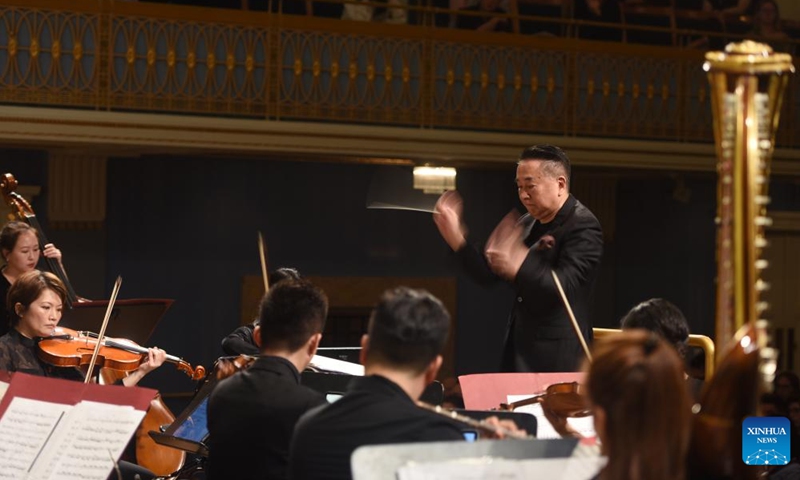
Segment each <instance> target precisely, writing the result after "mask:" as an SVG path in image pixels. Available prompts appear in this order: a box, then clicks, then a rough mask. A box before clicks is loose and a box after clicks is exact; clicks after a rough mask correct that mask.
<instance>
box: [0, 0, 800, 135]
mask: <svg viewBox="0 0 800 480" xmlns="http://www.w3.org/2000/svg"><path fill="white" fill-rule="evenodd" d="M0 3H5V4H8V3H13V2H9V1H8V0H6V1H4V2H0ZM20 3H23V2H20ZM60 5H64V4H63V3H61V2H56V1H53V0H27V1H25V2H24V6H12V5H0V102H2V103H6V104H26V105H34V106H61V107H69V108H88V109H97V110H114V111H147V112H168V113H181V114H193V115H207V116H209V115H211V116H232V117H240V118H264V119H271V120H304V121H320V122H352V123H361V124H379V125H395V126H413V127H420V128H447V129H467V130H489V131H503V132H517V133H519V132H531V133H549V134H562V135H571V136H572V135H580V136H599V137H620V138H641V139H658V140H672V141H702V142H707V141H711V139H712V130H711V123H712V121H711V113H710V106H709V97H708V90H707V83H708V82H707V80H706V78H705V73H704V72H703V71H702V69H701V64H702V52H699V51H693V50H684V49H678V48H667V47H644V46H635V45H625V44H615V43H600V42H587V41H577V40H574V39H558V38H541V37H531V36H521V35H504V34H481V33H480V32H464V31H453V30H447V29H435V28H430V27H421V26H397V25H382V24H370V23H361V22H349V21H340V20H330V19H319V18H311V17H294V16H290V15H281V14H270V13H254V12H236V11H214V10H210V9H202V8H189V7H173V6H167V5H152V4H149V5H148V4H136V3H132V4H129V3H123V2H120V3H115V2H108V1H106V2H94V1H83V0H73V1H72V2H69V8H70V9H71V10H70V11H67V10H63V9H60V8H61V7H59V6H60ZM798 93H800V92H798V80H797V79H796V78H795V79H792V80H791V84H790V88H789V92H788V94H787V97H786V104H785V106H784V111H783V118H782V119H781V131H780V132H779V141H778V143H779V146H783V147H797V146H798V144H800V138H795V136H794V135H792V132H794V131H795V130H796V129H797V127H798V125H800V119H798V112H800V105H798V102H800V95H798Z"/></svg>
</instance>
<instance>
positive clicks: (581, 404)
mask: <svg viewBox="0 0 800 480" xmlns="http://www.w3.org/2000/svg"><path fill="white" fill-rule="evenodd" d="M535 403H540V404H541V405H542V411H543V412H544V416H545V418H547V420H548V421H549V422H550V423H551V424H552V425H553V428H554V429H555V430H556V431H557V432H558V433H559V435H561V436H562V437H579V436H580V435H578V433H577V432H575V431H574V430H573V429H572V427H570V426H569V424H568V423H567V418H571V417H587V416H589V415H591V414H592V411H591V408H590V406H589V402H588V401H587V399H586V392H585V387H584V386H583V385H581V384H580V383H578V382H564V383H554V384H552V385H550V386H548V387H547V388H546V389H545V391H544V393H540V394H537V395H534V396H533V397H531V398H526V399H524V400H519V401H517V402H512V403H501V404H500V410H506V411H509V412H512V411H514V409H516V408H518V407H524V406H527V405H533V404H535Z"/></svg>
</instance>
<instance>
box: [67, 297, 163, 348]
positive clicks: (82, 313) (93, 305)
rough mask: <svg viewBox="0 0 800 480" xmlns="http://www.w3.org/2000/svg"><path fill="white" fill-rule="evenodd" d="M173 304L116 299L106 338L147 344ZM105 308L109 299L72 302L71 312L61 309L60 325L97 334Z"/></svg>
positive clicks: (152, 299)
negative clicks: (62, 311)
mask: <svg viewBox="0 0 800 480" xmlns="http://www.w3.org/2000/svg"><path fill="white" fill-rule="evenodd" d="M172 302H173V300H168V299H163V298H135V299H127V300H117V301H116V302H115V303H114V309H113V310H112V311H111V318H110V320H109V321H108V326H107V327H106V335H107V336H109V337H112V338H125V339H128V340H132V341H134V342H136V343H138V344H139V345H147V341H148V340H149V339H150V335H152V334H153V331H154V330H155V328H156V325H158V322H159V320H161V317H163V316H164V313H165V312H166V311H167V310H168V309H169V307H170V306H171V305H172ZM107 308H108V300H93V301H89V302H75V303H74V304H72V309H71V310H67V309H65V310H64V316H63V318H62V320H61V324H62V325H63V326H65V327H68V328H71V329H73V330H78V331H87V332H95V333H97V332H99V331H100V327H101V326H102V325H103V318H104V317H105V314H106V309H107Z"/></svg>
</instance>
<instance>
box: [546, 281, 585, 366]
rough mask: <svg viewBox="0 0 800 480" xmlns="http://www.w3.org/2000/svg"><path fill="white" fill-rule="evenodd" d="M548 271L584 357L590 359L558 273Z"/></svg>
mask: <svg viewBox="0 0 800 480" xmlns="http://www.w3.org/2000/svg"><path fill="white" fill-rule="evenodd" d="M550 273H552V274H553V280H554V281H555V282H556V287H557V288H558V293H559V295H561V301H563V302H564V306H565V307H566V308H567V314H568V315H569V319H570V320H571V321H572V328H573V329H574V330H575V335H577V336H578V340H580V341H581V347H583V352H584V353H585V354H586V358H588V359H589V361H590V362H591V361H592V354H591V353H589V346H588V345H586V339H585V338H583V333H581V329H580V327H579V326H578V320H576V319H575V314H574V313H572V306H570V304H569V300H567V294H566V293H564V288H563V287H562V286H561V281H560V280H559V279H558V275H556V271H555V270H550Z"/></svg>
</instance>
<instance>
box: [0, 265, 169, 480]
mask: <svg viewBox="0 0 800 480" xmlns="http://www.w3.org/2000/svg"><path fill="white" fill-rule="evenodd" d="M66 297H67V292H66V288H65V287H64V284H63V283H62V282H61V280H60V279H59V278H58V277H56V276H55V275H53V274H52V273H49V272H40V271H39V270H31V271H29V272H26V273H23V274H21V275H19V277H18V278H16V281H15V282H14V283H13V284H12V285H11V288H10V289H9V291H8V297H7V300H8V304H9V306H10V308H9V313H10V316H11V330H10V331H9V332H8V333H6V334H5V335H3V336H2V337H0V370H5V371H8V372H23V373H27V374H31V375H39V376H45V377H56V378H63V379H66V380H75V381H83V379H84V374H83V373H81V372H80V371H79V370H78V369H77V368H64V367H54V366H52V365H49V364H47V363H45V362H43V361H41V360H40V359H39V357H38V356H37V354H36V348H37V347H36V345H37V339H39V338H41V337H48V336H51V335H52V334H53V331H54V329H55V328H56V326H58V322H59V321H60V320H61V313H62V310H63V308H64V302H65V301H66ZM166 356H167V354H166V352H164V351H163V350H160V349H158V348H151V349H148V353H147V359H146V360H144V361H143V362H142V363H141V365H139V367H138V368H137V369H136V370H134V371H133V372H131V373H130V374H129V375H128V376H126V377H125V378H123V379H122V380H121V381H120V383H121V384H122V385H124V386H126V387H132V386H134V385H136V384H137V383H139V381H140V380H141V379H142V378H143V377H144V376H145V375H147V374H148V373H150V372H152V371H153V370H155V369H156V368H158V367H160V366H161V364H163V363H164V360H165V359H166ZM119 469H120V473H121V475H122V478H123V479H125V480H133V479H135V478H139V479H141V480H146V479H148V478H153V477H154V475H153V473H152V472H150V471H149V470H147V469H145V468H142V467H139V466H138V465H135V464H132V463H129V462H124V461H121V462H119ZM109 478H110V479H114V480H116V479H117V476H116V474H115V473H112V475H111V476H110V477H109Z"/></svg>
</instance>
